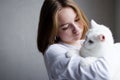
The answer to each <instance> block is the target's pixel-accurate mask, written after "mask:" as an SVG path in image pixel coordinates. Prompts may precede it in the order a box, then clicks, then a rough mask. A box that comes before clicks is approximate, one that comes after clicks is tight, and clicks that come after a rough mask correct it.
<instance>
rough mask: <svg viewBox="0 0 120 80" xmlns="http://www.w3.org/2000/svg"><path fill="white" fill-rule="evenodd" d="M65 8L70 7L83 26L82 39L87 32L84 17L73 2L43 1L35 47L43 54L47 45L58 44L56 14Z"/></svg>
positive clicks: (60, 0)
mask: <svg viewBox="0 0 120 80" xmlns="http://www.w3.org/2000/svg"><path fill="white" fill-rule="evenodd" d="M65 7H71V8H72V9H73V10H74V11H75V12H76V14H77V16H78V17H79V18H80V20H81V21H82V23H83V24H84V31H83V35H82V38H84V36H85V33H86V31H87V30H88V21H87V19H86V16H85V15H84V13H83V11H82V10H81V9H80V8H79V6H78V5H77V4H76V3H75V2H74V1H73V0H45V1H44V3H43V6H42V8H41V13H40V18H39V25H38V36H37V46H38V49H39V51H40V52H42V53H43V54H44V52H45V50H46V48H47V47H48V46H49V45H51V44H53V43H56V42H59V39H57V38H55V37H56V35H57V32H58V21H57V20H58V19H57V14H58V12H59V11H60V10H61V9H62V8H65Z"/></svg>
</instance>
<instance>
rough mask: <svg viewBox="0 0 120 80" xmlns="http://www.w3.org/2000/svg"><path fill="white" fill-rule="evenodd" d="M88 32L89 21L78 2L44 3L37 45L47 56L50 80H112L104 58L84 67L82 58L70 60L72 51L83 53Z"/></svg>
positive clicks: (48, 1)
mask: <svg viewBox="0 0 120 80" xmlns="http://www.w3.org/2000/svg"><path fill="white" fill-rule="evenodd" d="M87 30H88V22H87V19H86V17H85V15H84V13H83V12H82V10H80V9H79V7H78V6H77V4H76V3H75V2H74V1H72V0H45V1H44V3H43V6H42V9H41V14H40V21H39V28H38V38H37V43H38V49H39V50H40V52H42V53H43V55H44V59H45V64H46V67H47V71H48V75H49V78H50V80H109V72H108V66H107V63H106V61H105V59H104V58H99V59H98V60H97V61H96V62H95V63H93V64H92V65H90V66H89V67H83V66H81V63H80V61H81V59H82V57H80V56H73V57H71V58H67V57H66V53H67V52H68V51H69V50H70V49H77V50H80V47H81V44H82V42H83V39H84V37H85V33H86V31H87Z"/></svg>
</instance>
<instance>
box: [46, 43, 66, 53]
mask: <svg viewBox="0 0 120 80" xmlns="http://www.w3.org/2000/svg"><path fill="white" fill-rule="evenodd" d="M67 51H68V48H67V47H66V46H64V45H62V44H59V43H56V44H52V45H50V46H49V47H48V48H47V49H46V51H45V54H53V55H54V54H55V55H57V54H65V53H66V52H67Z"/></svg>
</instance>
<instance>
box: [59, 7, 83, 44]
mask: <svg viewBox="0 0 120 80" xmlns="http://www.w3.org/2000/svg"><path fill="white" fill-rule="evenodd" d="M58 25H59V29H58V36H59V37H60V39H61V40H62V41H63V42H65V43H68V44H73V43H74V42H76V41H78V40H80V39H81V37H82V32H83V24H82V22H81V21H80V19H79V17H78V16H77V14H76V12H75V11H74V10H73V9H72V8H69V7H67V8H63V9H61V10H60V12H59V13H58Z"/></svg>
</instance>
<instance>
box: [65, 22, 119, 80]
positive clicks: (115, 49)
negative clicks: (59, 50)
mask: <svg viewBox="0 0 120 80" xmlns="http://www.w3.org/2000/svg"><path fill="white" fill-rule="evenodd" d="M71 54H72V56H74V55H75V54H77V55H78V52H75V51H70V52H68V53H67V56H69V55H71ZM80 55H81V56H82V57H84V58H83V59H82V60H81V64H82V66H89V65H91V64H92V63H93V62H95V61H96V59H98V58H99V57H104V58H105V59H106V61H107V62H108V65H109V70H110V74H111V80H120V62H119V61H120V43H114V39H113V36H112V32H111V30H110V29H109V28H108V27H106V26H105V25H100V24H97V23H96V22H95V21H94V20H91V28H90V29H89V30H88V32H87V34H86V39H85V41H84V43H83V45H82V47H81V49H80ZM72 56H69V57H72Z"/></svg>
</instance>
